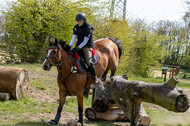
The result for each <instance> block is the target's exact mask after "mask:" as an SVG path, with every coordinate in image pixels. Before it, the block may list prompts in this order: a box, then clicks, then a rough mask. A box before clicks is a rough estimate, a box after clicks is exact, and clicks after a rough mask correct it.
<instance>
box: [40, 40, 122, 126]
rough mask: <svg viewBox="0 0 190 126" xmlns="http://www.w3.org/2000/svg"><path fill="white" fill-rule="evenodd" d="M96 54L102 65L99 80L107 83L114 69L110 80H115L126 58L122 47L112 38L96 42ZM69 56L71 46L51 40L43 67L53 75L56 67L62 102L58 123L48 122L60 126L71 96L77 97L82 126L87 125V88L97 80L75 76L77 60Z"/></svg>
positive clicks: (98, 64)
mask: <svg viewBox="0 0 190 126" xmlns="http://www.w3.org/2000/svg"><path fill="white" fill-rule="evenodd" d="M94 50H95V52H96V53H97V54H98V55H99V57H100V60H99V62H98V63H97V64H96V66H95V70H96V73H97V77H98V78H100V77H102V79H103V80H105V79H106V75H107V73H108V71H109V69H111V76H110V78H111V79H112V80H113V78H114V75H115V72H116V70H117V68H118V64H119V59H120V56H121V54H122V46H121V43H120V42H119V41H118V40H115V39H112V38H103V39H99V40H96V41H95V42H94ZM69 52H70V50H69V49H68V45H67V46H65V44H62V43H60V42H58V40H57V39H56V38H54V39H49V47H48V49H47V50H46V54H47V56H46V58H45V60H44V62H43V64H42V67H43V69H44V70H46V71H49V70H50V69H51V67H52V66H53V65H55V66H57V70H58V76H57V82H58V86H59V98H60V102H59V107H58V110H57V114H56V116H55V119H54V120H51V121H50V122H48V123H49V124H58V122H59V120H60V117H61V112H62V109H63V106H64V103H65V100H66V96H67V95H68V94H72V95H75V96H76V97H77V101H78V113H79V120H78V122H79V123H81V124H83V91H84V88H85V87H90V85H91V84H93V78H92V76H90V77H89V79H88V80H87V77H86V75H84V74H82V73H78V72H77V73H72V71H71V67H72V66H73V63H74V58H73V56H72V54H71V53H69Z"/></svg>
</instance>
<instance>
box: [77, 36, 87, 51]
mask: <svg viewBox="0 0 190 126" xmlns="http://www.w3.org/2000/svg"><path fill="white" fill-rule="evenodd" d="M88 40H89V38H88V37H86V36H85V37H84V40H83V42H82V43H81V44H80V45H79V46H78V47H79V48H80V49H81V48H82V47H83V46H85V45H86V43H87V42H88Z"/></svg>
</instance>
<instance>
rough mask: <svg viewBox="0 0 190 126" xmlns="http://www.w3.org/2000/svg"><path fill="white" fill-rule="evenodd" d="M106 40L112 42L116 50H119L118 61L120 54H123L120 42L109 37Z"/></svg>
mask: <svg viewBox="0 0 190 126" xmlns="http://www.w3.org/2000/svg"><path fill="white" fill-rule="evenodd" d="M108 39H110V40H111V41H113V42H114V43H115V44H116V45H117V47H118V50H119V59H120V57H121V54H122V52H123V47H122V45H121V42H120V41H119V40H117V39H113V38H111V37H109V38H108Z"/></svg>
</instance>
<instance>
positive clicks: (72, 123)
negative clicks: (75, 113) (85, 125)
mask: <svg viewBox="0 0 190 126" xmlns="http://www.w3.org/2000/svg"><path fill="white" fill-rule="evenodd" d="M67 125H68V126H82V124H81V123H80V122H76V121H73V120H72V121H70V122H68V123H67Z"/></svg>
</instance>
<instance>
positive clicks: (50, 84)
mask: <svg viewBox="0 0 190 126" xmlns="http://www.w3.org/2000/svg"><path fill="white" fill-rule="evenodd" d="M6 66H7V65H6ZM8 66H12V67H18V68H24V69H26V70H27V71H28V73H29V77H30V84H29V89H30V90H32V91H34V90H35V91H37V92H41V93H42V94H43V93H44V94H45V93H47V94H56V96H53V97H52V99H53V100H54V102H48V101H39V100H38V99H34V98H31V97H27V96H25V97H24V98H22V99H20V100H17V101H15V100H10V101H4V102H0V117H1V118H0V125H27V126H34V125H35V126H41V125H42V123H41V122H40V120H39V119H41V118H45V119H48V120H50V119H52V118H54V116H55V114H56V111H57V107H58V89H59V88H58V85H57V79H56V78H57V69H56V67H52V69H51V70H50V71H48V72H47V71H44V70H42V66H41V64H18V65H8ZM187 72H188V71H187ZM189 73H190V72H189ZM189 73H188V74H189ZM129 80H131V81H144V82H148V83H164V81H163V78H159V77H157V78H153V77H151V78H141V77H129ZM178 87H180V88H182V89H187V90H190V84H189V83H185V82H179V84H178ZM33 93H35V92H33ZM50 98H51V96H50ZM90 106H91V96H90V97H89V99H88V100H87V99H84V110H85V109H86V108H88V107H90ZM143 106H144V108H145V110H146V112H147V114H148V115H149V116H150V118H151V120H152V123H151V124H152V125H158V126H160V125H167V126H169V125H178V126H180V125H183V126H184V125H190V116H189V113H174V112H169V111H167V110H165V109H162V108H161V109H160V108H158V107H155V105H152V104H149V103H143ZM63 113H72V114H74V115H75V116H76V117H78V105H77V99H76V97H72V98H69V99H67V100H66V102H65V106H64V109H63ZM85 119H86V118H85ZM177 119H178V122H175V120H177ZM172 121H174V122H173V123H172ZM183 121H184V122H183ZM122 124H126V123H121V124H120V123H114V122H111V123H109V122H92V123H85V124H84V126H120V125H122Z"/></svg>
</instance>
